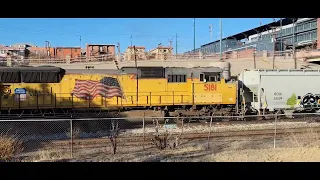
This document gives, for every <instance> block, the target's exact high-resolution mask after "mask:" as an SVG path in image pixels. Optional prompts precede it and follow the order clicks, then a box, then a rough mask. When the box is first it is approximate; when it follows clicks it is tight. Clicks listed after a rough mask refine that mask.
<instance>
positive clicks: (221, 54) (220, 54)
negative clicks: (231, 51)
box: [220, 18, 222, 61]
mask: <svg viewBox="0 0 320 180" xmlns="http://www.w3.org/2000/svg"><path fill="white" fill-rule="evenodd" d="M220 60H221V61H222V18H220Z"/></svg>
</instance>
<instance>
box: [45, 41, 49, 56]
mask: <svg viewBox="0 0 320 180" xmlns="http://www.w3.org/2000/svg"><path fill="white" fill-rule="evenodd" d="M45 43H46V51H47V56H49V58H50V48H49V41H45Z"/></svg>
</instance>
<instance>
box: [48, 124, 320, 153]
mask: <svg viewBox="0 0 320 180" xmlns="http://www.w3.org/2000/svg"><path fill="white" fill-rule="evenodd" d="M308 129H310V128H308V127H302V128H290V129H277V135H285V134H289V133H294V134H298V133H305V132H306V131H307V130H308ZM313 131H314V132H320V127H315V128H313ZM274 133H275V131H274V129H262V130H245V131H226V132H211V134H210V138H213V139H214V138H223V137H246V136H272V135H274ZM161 135H162V133H160V136H161ZM208 135H209V134H208V132H203V133H187V132H186V133H184V134H182V135H181V140H189V141H190V140H195V139H206V138H208ZM177 136H179V133H174V134H172V137H177ZM154 137H155V135H154V134H153V133H148V134H145V136H142V135H135V136H134V135H133V136H119V137H117V144H118V145H119V146H137V145H143V144H145V145H150V144H151V143H152V139H153V138H154ZM70 144H71V140H59V141H52V142H50V144H46V145H45V146H46V147H55V148H57V147H59V148H62V147H68V146H70ZM109 145H110V140H109V139H108V138H106V137H105V138H88V139H74V140H73V147H74V148H77V146H78V147H79V148H98V147H106V146H109Z"/></svg>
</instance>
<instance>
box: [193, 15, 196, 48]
mask: <svg viewBox="0 0 320 180" xmlns="http://www.w3.org/2000/svg"><path fill="white" fill-rule="evenodd" d="M193 52H194V53H195V52H196V18H193Z"/></svg>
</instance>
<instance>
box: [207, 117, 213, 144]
mask: <svg viewBox="0 0 320 180" xmlns="http://www.w3.org/2000/svg"><path fill="white" fill-rule="evenodd" d="M212 119H213V113H212V116H211V119H210V127H209V133H208V149H209V148H210V136H211V126H212Z"/></svg>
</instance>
